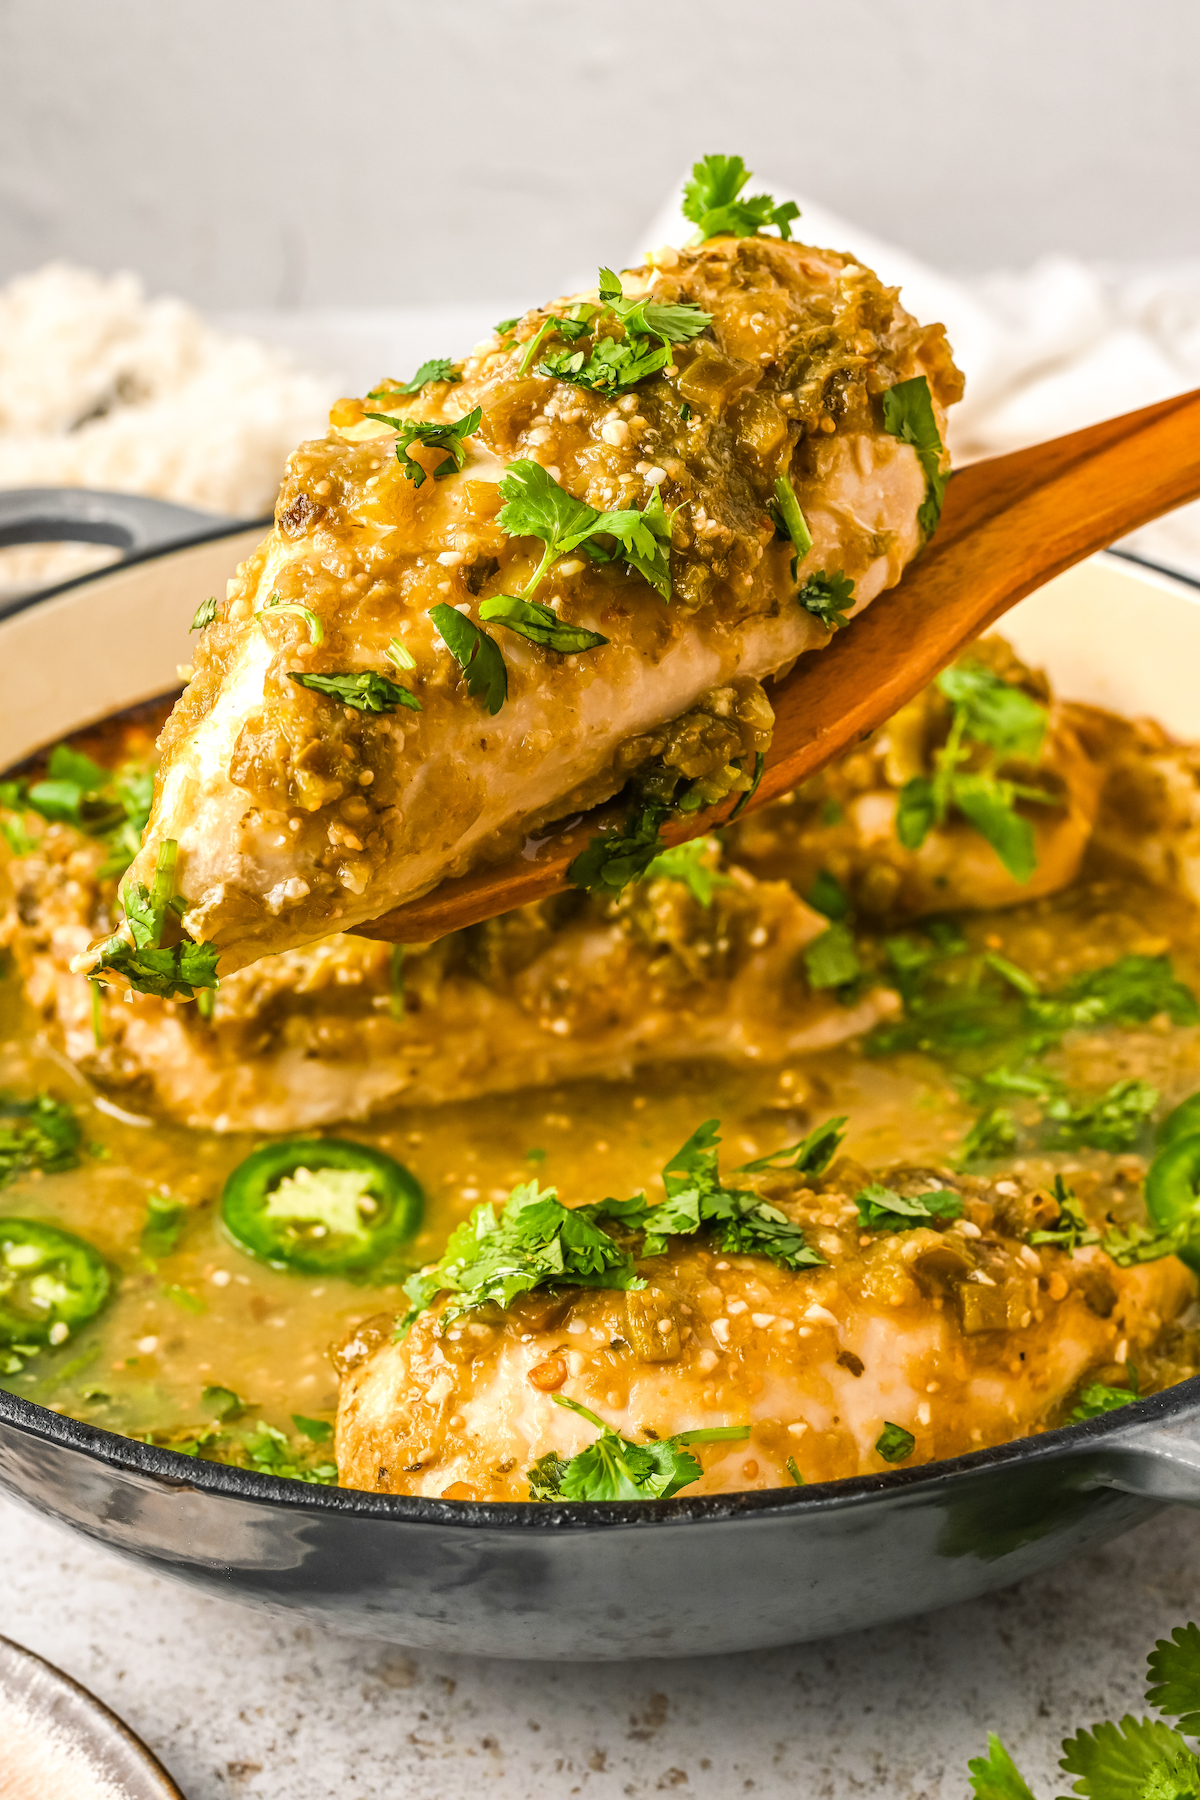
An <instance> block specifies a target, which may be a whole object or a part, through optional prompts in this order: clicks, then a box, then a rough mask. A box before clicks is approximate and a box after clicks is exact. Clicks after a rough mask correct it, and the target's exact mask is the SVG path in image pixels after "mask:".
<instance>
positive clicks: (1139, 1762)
mask: <svg viewBox="0 0 1200 1800" xmlns="http://www.w3.org/2000/svg"><path fill="white" fill-rule="evenodd" d="M1114 1391H1117V1390H1114ZM1126 1398H1130V1396H1126ZM1147 1675H1148V1678H1149V1679H1148V1683H1147V1687H1146V1703H1147V1705H1148V1706H1153V1707H1155V1708H1156V1709H1157V1710H1158V1711H1159V1712H1161V1713H1164V1714H1165V1715H1166V1717H1167V1718H1168V1719H1174V1720H1175V1721H1176V1724H1177V1725H1178V1726H1179V1730H1173V1729H1172V1727H1171V1726H1169V1725H1164V1724H1163V1722H1162V1721H1161V1720H1160V1719H1147V1718H1141V1719H1135V1718H1133V1717H1132V1716H1131V1715H1129V1714H1128V1713H1127V1714H1126V1716H1125V1717H1124V1718H1123V1719H1122V1720H1121V1722H1120V1724H1114V1723H1113V1722H1111V1721H1107V1722H1105V1723H1103V1724H1100V1725H1093V1726H1092V1729H1091V1730H1090V1731H1079V1732H1077V1733H1076V1734H1075V1736H1074V1737H1068V1738H1064V1739H1063V1745H1062V1749H1063V1755H1062V1760H1061V1762H1060V1764H1059V1767H1060V1768H1061V1769H1063V1770H1065V1772H1066V1773H1067V1774H1068V1775H1074V1776H1077V1777H1078V1779H1077V1780H1076V1781H1075V1782H1074V1783H1073V1785H1072V1792H1073V1793H1075V1794H1082V1795H1085V1796H1090V1800H1198V1797H1200V1756H1197V1755H1196V1753H1195V1751H1194V1750H1190V1749H1189V1748H1188V1746H1187V1743H1186V1742H1185V1741H1184V1738H1183V1736H1182V1735H1181V1734H1182V1733H1183V1732H1186V1733H1187V1734H1188V1736H1189V1737H1195V1736H1196V1735H1197V1734H1198V1733H1200V1629H1197V1627H1196V1626H1195V1625H1182V1626H1176V1628H1175V1630H1174V1631H1173V1632H1172V1633H1171V1635H1170V1637H1169V1638H1160V1639H1159V1640H1158V1642H1157V1643H1156V1644H1155V1646H1154V1649H1153V1650H1152V1651H1151V1653H1150V1658H1149V1666H1148V1668H1147ZM967 1769H968V1772H969V1775H970V1781H971V1789H972V1792H973V1793H974V1795H975V1800H1034V1795H1033V1792H1032V1789H1031V1788H1030V1787H1029V1785H1028V1783H1027V1782H1026V1781H1025V1779H1024V1777H1023V1776H1022V1774H1021V1772H1020V1770H1019V1769H1018V1768H1017V1766H1016V1764H1015V1763H1014V1762H1013V1760H1012V1757H1011V1756H1010V1755H1009V1754H1008V1751H1007V1750H1006V1749H1005V1748H1004V1745H1003V1744H1002V1743H1001V1742H1000V1739H999V1738H998V1737H997V1736H996V1735H995V1733H994V1732H990V1733H989V1734H988V1753H987V1755H986V1756H977V1757H975V1758H973V1760H972V1761H971V1762H969V1763H968V1764H967Z"/></svg>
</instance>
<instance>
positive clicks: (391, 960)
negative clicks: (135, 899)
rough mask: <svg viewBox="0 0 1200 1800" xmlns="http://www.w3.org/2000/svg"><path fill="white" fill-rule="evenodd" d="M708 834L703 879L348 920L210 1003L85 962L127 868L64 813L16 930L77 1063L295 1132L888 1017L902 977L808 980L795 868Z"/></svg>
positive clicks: (102, 1077) (258, 967) (161, 1100)
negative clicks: (723, 845)
mask: <svg viewBox="0 0 1200 1800" xmlns="http://www.w3.org/2000/svg"><path fill="white" fill-rule="evenodd" d="M30 822H31V823H32V822H33V821H30ZM696 851H697V852H698V854H694V855H693V854H689V856H688V857H687V859H686V864H685V866H686V865H688V864H690V866H691V870H692V873H691V878H690V881H689V880H682V879H673V878H670V877H666V876H660V877H656V878H654V879H651V880H647V881H643V882H639V883H636V884H634V885H633V886H631V887H629V888H628V889H626V891H625V893H624V894H622V895H621V896H620V898H619V899H616V900H608V901H605V900H599V899H592V898H590V897H588V896H586V895H584V894H581V893H578V894H574V895H564V896H563V897H562V898H561V899H559V900H557V901H549V902H544V903H542V904H540V905H537V906H530V907H525V908H523V909H522V910H521V911H519V912H516V913H511V914H509V915H508V916H507V917H505V918H500V919H493V920H490V921H489V922H488V923H487V924H485V925H479V926H474V927H472V928H471V929H469V930H467V931H462V932H456V933H454V934H453V935H452V936H450V937H447V938H444V939H443V940H442V941H441V942H440V943H438V944H436V945H421V946H415V947H413V948H410V949H409V950H408V952H407V953H403V952H397V953H395V954H393V952H392V950H391V948H390V946H388V945H386V944H376V943H371V942H369V941H367V940H366V939H364V938H356V937H351V936H349V935H348V934H341V933H338V934H335V935H334V936H332V937H329V938H325V939H323V940H322V941H321V942H320V943H319V944H316V945H313V946H311V947H308V948H305V949H300V950H288V951H284V952H282V953H281V954H280V955H277V956H268V957H263V958H262V959H261V961H259V962H257V963H255V964H253V966H252V967H250V968H248V969H243V970H241V971H239V972H238V973H237V974H235V975H232V976H230V977H228V978H227V979H226V980H225V981H224V982H223V983H222V986H221V989H220V992H219V993H218V994H217V996H216V998H215V1004H214V1006H213V1009H212V1011H211V1014H210V1015H209V1016H208V1017H205V1016H202V1015H201V1014H200V1012H199V1011H198V1009H197V1008H196V1007H195V1006H189V1005H184V1004H180V1003H178V1002H176V1001H172V1000H164V999H161V998H156V997H153V996H149V995H143V994H138V995H135V996H132V997H131V1003H123V1000H124V997H123V996H122V994H121V993H120V992H119V991H117V990H114V989H109V990H107V991H106V992H105V993H104V994H103V995H100V996H94V995H93V993H92V991H91V989H90V987H89V984H88V983H87V982H86V981H85V980H84V979H83V978H82V977H81V976H79V975H76V974H72V972H71V961H72V959H73V958H74V957H75V956H76V955H77V954H78V953H79V951H80V950H81V949H82V948H83V947H84V946H85V945H86V944H87V942H88V940H89V938H91V937H93V936H94V935H95V933H96V931H97V929H99V928H101V927H102V926H103V924H104V923H105V922H106V920H107V918H108V916H109V910H110V909H111V908H112V907H113V905H114V903H115V899H116V879H115V877H107V878H104V879H101V878H100V877H99V875H98V870H99V869H100V868H101V867H103V863H104V857H105V854H106V848H105V845H104V844H103V843H99V842H97V841H96V840H95V839H91V838H87V837H85V836H84V835H83V834H82V833H80V832H78V831H76V830H74V829H73V828H71V827H70V826H68V825H64V824H52V825H50V826H49V827H48V828H47V829H46V830H45V831H44V832H43V834H42V836H41V837H40V838H39V840H38V843H37V846H36V848H35V849H34V850H33V851H31V852H30V853H29V854H28V855H26V856H23V857H15V858H12V859H11V860H10V861H9V863H8V875H9V881H10V883H11V895H10V899H9V902H8V905H7V906H6V907H5V909H4V911H3V912H2V913H0V945H2V946H4V947H5V948H7V949H8V950H9V951H10V952H11V954H12V956H13V960H14V962H15V965H16V969H17V972H18V974H19V976H20V978H21V980H22V982H23V983H24V987H25V992H26V995H27V996H28V998H29V1000H30V1001H31V1003H32V1004H33V1006H34V1007H35V1008H36V1009H37V1011H38V1012H39V1013H40V1015H41V1017H42V1018H43V1020H44V1021H45V1022H46V1025H47V1026H48V1028H49V1030H50V1033H51V1035H52V1037H53V1038H54V1039H56V1040H57V1041H58V1042H59V1043H60V1044H61V1045H62V1046H63V1048H64V1049H65V1050H66V1053H67V1055H68V1056H69V1057H70V1058H71V1059H72V1061H73V1062H74V1063H75V1064H76V1066H77V1067H78V1068H80V1069H81V1070H82V1071H83V1072H84V1073H85V1074H86V1075H88V1076H89V1077H90V1078H91V1079H92V1080H93V1081H95V1082H97V1083H98V1084H99V1085H100V1086H101V1087H102V1088H104V1089H105V1090H106V1091H107V1092H108V1093H110V1094H113V1095H114V1096H116V1097H117V1098H119V1099H120V1100H122V1102H123V1103H124V1104H125V1105H126V1106H128V1107H132V1108H134V1109H137V1110H139V1111H149V1112H152V1113H159V1114H165V1115H167V1116H168V1117H170V1118H173V1119H177V1120H178V1121H179V1122H180V1123H182V1124H185V1125H190V1126H192V1127H193V1128H196V1129H205V1130H212V1131H266V1132H284V1131H297V1130H302V1129H304V1128H307V1127H311V1126H316V1125H328V1124H332V1123H334V1122H336V1121H338V1120H345V1119H364V1118H367V1117H369V1116H370V1115H371V1114H372V1113H376V1112H379V1111H380V1110H382V1109H383V1108H385V1107H388V1106H394V1105H397V1104H408V1105H438V1104H440V1103H442V1102H443V1101H448V1100H461V1099H468V1098H471V1097H473V1096H476V1095H480V1094H487V1093H498V1092H509V1091H512V1090H514V1089H517V1088H522V1089H523V1088H529V1087H538V1086H542V1085H549V1084H551V1083H555V1082H560V1081H568V1080H573V1079H579V1078H583V1077H597V1076H598V1077H608V1078H618V1077H623V1076H626V1075H628V1074H630V1073H631V1072H632V1070H633V1069H634V1068H635V1067H637V1066H639V1065H641V1064H645V1063H648V1062H655V1063H661V1062H678V1061H683V1060H687V1059H689V1058H695V1057H700V1056H705V1057H715V1058H719V1059H721V1060H724V1061H727V1062H730V1063H733V1064H743V1065H746V1064H755V1063H768V1064H769V1063H775V1062H780V1061H782V1060H783V1059H784V1058H785V1057H788V1056H792V1055H794V1054H796V1053H798V1052H802V1051H805V1050H819V1049H822V1048H825V1047H826V1046H828V1045H831V1044H834V1043H840V1042H843V1041H845V1040H846V1039H847V1038H850V1037H853V1036H855V1035H857V1034H859V1033H861V1032H865V1031H869V1030H870V1029H871V1028H872V1027H873V1026H874V1025H876V1024H878V1023H880V1021H881V1020H882V1019H884V1018H886V1017H889V1016H891V1015H892V1013H893V1012H894V1011H895V1010H896V1008H897V1004H898V1003H897V1000H896V996H895V995H894V994H893V993H892V991H891V990H890V989H888V988H883V987H877V988H874V989H871V990H868V991H866V992H864V993H863V994H862V995H861V996H860V997H859V998H857V999H856V1000H855V1001H854V1003H853V1004H851V1005H846V1004H843V1003H842V1002H841V1001H839V999H838V998H837V997H836V996H835V995H834V994H833V993H830V992H821V991H814V990H813V989H812V988H811V987H810V986H809V983H808V980H807V977H806V973H805V966H804V962H803V957H802V952H803V950H804V948H805V946H806V945H808V944H810V943H812V942H813V941H814V940H815V939H816V938H817V937H818V936H819V935H820V934H821V933H822V932H823V931H824V930H825V928H826V921H825V920H824V919H823V918H821V917H820V915H819V914H817V913H815V912H814V911H813V910H812V909H811V908H810V907H807V906H805V905H804V904H803V902H802V901H800V900H798V899H797V897H796V895H795V894H794V892H793V891H792V889H791V888H790V887H788V885H787V884H786V883H785V882H760V881H756V880H755V879H754V877H753V876H751V875H749V874H747V873H746V871H745V870H742V869H737V868H733V867H727V866H725V865H724V863H723V861H722V858H721V853H720V847H719V845H718V844H717V843H716V841H715V840H709V841H708V844H707V847H706V846H705V845H704V844H703V843H702V844H699V845H697V846H696ZM677 854H678V853H677Z"/></svg>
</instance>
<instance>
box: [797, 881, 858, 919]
mask: <svg viewBox="0 0 1200 1800" xmlns="http://www.w3.org/2000/svg"><path fill="white" fill-rule="evenodd" d="M805 899H806V900H807V901H808V904H809V905H810V906H811V907H812V909H813V911H814V912H819V913H824V915H825V917H826V918H827V919H833V920H838V919H845V918H847V917H848V916H849V913H850V897H849V895H848V894H847V893H846V890H845V888H844V887H843V886H842V884H841V882H840V881H839V880H838V879H837V876H836V875H831V874H830V873H829V870H828V869H821V870H819V871H818V873H817V877H816V880H815V881H814V882H813V884H812V886H811V887H810V888H809V890H808V893H807V894H806V895H805Z"/></svg>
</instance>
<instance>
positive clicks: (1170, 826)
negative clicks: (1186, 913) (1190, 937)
mask: <svg viewBox="0 0 1200 1800" xmlns="http://www.w3.org/2000/svg"><path fill="white" fill-rule="evenodd" d="M1072 710H1073V715H1074V722H1075V726H1076V729H1077V731H1078V733H1079V736H1080V738H1081V739H1082V740H1083V742H1084V743H1085V744H1086V745H1087V748H1088V751H1089V753H1090V754H1091V755H1092V756H1093V757H1094V758H1095V760H1096V762H1097V764H1098V765H1099V767H1100V768H1101V770H1102V772H1103V784H1104V785H1103V792H1102V795H1101V800H1100V810H1099V816H1098V818H1097V820H1096V830H1095V838H1094V841H1095V846H1096V849H1097V851H1098V852H1099V853H1100V854H1101V855H1102V856H1103V857H1104V858H1105V859H1106V860H1108V861H1110V862H1113V863H1115V864H1117V865H1118V866H1119V867H1122V868H1126V869H1131V870H1135V871H1136V872H1137V873H1138V874H1139V875H1141V876H1143V877H1144V878H1145V879H1146V880H1147V881H1151V882H1153V883H1154V884H1155V885H1156V886H1158V887H1166V888H1173V889H1175V890H1176V891H1177V892H1179V893H1182V894H1186V895H1187V896H1188V898H1189V899H1191V900H1194V901H1197V902H1200V745H1196V744H1177V743H1175V742H1173V740H1172V739H1171V738H1170V737H1168V735H1167V733H1166V732H1165V731H1164V730H1163V729H1162V727H1161V726H1160V725H1157V724H1155V722H1154V721H1153V720H1152V719H1122V718H1118V717H1117V715H1116V714H1114V713H1109V712H1105V711H1103V710H1102V708H1100V707H1096V706H1076V707H1074V708H1073V709H1072Z"/></svg>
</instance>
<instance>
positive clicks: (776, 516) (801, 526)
mask: <svg viewBox="0 0 1200 1800" xmlns="http://www.w3.org/2000/svg"><path fill="white" fill-rule="evenodd" d="M769 511H770V514H771V521H772V523H773V524H774V526H775V534H776V536H777V537H782V538H789V539H790V540H791V545H792V549H793V551H794V552H795V554H794V555H793V557H792V580H793V581H795V580H796V570H797V568H798V567H799V565H800V563H802V562H803V560H804V558H805V557H806V556H807V555H808V553H809V551H810V550H811V549H812V547H813V540H812V532H811V531H810V530H809V529H808V520H807V519H806V518H805V517H804V514H803V513H802V512H801V511H800V502H799V501H798V500H797V498H796V490H795V488H794V487H793V486H792V483H791V478H790V477H789V476H787V475H777V476H776V477H775V498H774V500H773V501H772V502H771V504H770V507H769Z"/></svg>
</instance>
